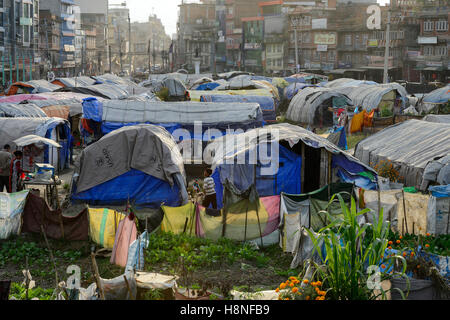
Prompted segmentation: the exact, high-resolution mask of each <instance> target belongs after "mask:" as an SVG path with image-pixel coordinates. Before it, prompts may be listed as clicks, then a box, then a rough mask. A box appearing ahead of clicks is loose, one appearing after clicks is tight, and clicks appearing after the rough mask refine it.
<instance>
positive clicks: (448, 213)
mask: <svg viewBox="0 0 450 320" xmlns="http://www.w3.org/2000/svg"><path fill="white" fill-rule="evenodd" d="M449 220H450V199H449V200H448V212H447V232H446V233H447V234H448V225H449V224H450V223H449Z"/></svg>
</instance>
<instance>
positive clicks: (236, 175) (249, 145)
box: [208, 124, 377, 204]
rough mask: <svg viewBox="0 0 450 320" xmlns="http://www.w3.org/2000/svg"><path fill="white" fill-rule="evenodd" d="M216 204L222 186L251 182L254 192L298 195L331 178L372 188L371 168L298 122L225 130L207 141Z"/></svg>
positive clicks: (244, 187)
mask: <svg viewBox="0 0 450 320" xmlns="http://www.w3.org/2000/svg"><path fill="white" fill-rule="evenodd" d="M208 149H209V150H208V151H209V152H211V154H214V155H213V156H212V157H211V159H208V161H210V163H211V164H212V168H213V170H214V173H213V178H214V181H215V183H216V194H217V200H218V204H222V194H223V185H224V184H226V183H227V181H229V182H231V183H232V184H233V185H234V186H235V187H236V188H237V189H238V190H240V191H243V190H247V189H248V188H249V186H250V185H252V184H255V185H256V190H257V192H258V195H259V196H260V197H265V196H272V195H279V194H281V193H282V192H285V193H290V194H300V193H302V192H303V193H305V192H310V191H313V190H317V189H319V188H320V187H323V186H325V185H327V184H330V183H332V182H337V181H341V182H348V183H355V185H356V186H361V187H364V188H366V189H376V188H377V173H376V172H375V171H374V170H373V169H371V168H370V167H368V166H367V165H365V164H363V163H362V162H360V161H359V160H358V159H356V158H354V157H353V156H351V155H349V154H348V153H346V152H344V151H343V150H341V149H339V148H338V147H337V146H336V145H334V144H333V143H331V142H330V141H328V140H327V139H325V138H323V137H320V136H318V135H315V134H314V133H312V132H310V131H308V130H306V129H303V128H301V127H298V126H294V125H290V124H276V125H270V126H266V127H264V128H259V129H253V130H249V131H247V132H246V133H242V134H238V135H227V136H225V137H222V138H219V139H216V140H215V141H213V142H211V143H210V144H209V145H208Z"/></svg>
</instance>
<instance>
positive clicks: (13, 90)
mask: <svg viewBox="0 0 450 320" xmlns="http://www.w3.org/2000/svg"><path fill="white" fill-rule="evenodd" d="M59 88H60V86H57V85H54V84H51V83H50V82H48V81H47V80H31V81H28V82H15V83H13V84H12V85H11V86H10V87H9V88H8V90H6V95H7V96H12V95H16V94H22V93H26V94H31V93H41V92H52V91H56V90H58V89H59Z"/></svg>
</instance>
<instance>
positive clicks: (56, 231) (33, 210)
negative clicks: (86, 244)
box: [22, 192, 89, 241]
mask: <svg viewBox="0 0 450 320" xmlns="http://www.w3.org/2000/svg"><path fill="white" fill-rule="evenodd" d="M41 225H42V226H43V227H44V231H45V234H46V236H47V237H49V238H52V239H65V240H70V241H85V240H88V232H89V219H88V211H87V208H80V211H79V213H78V214H76V215H74V216H70V217H69V216H64V215H63V214H62V211H61V209H58V210H56V211H53V210H51V209H50V208H49V207H48V205H47V203H46V201H45V200H44V199H43V198H41V197H39V196H38V195H35V194H34V193H33V192H31V193H30V194H29V195H28V199H27V202H26V205H25V209H24V211H23V226H22V232H30V233H39V234H40V233H41V232H42V231H41Z"/></svg>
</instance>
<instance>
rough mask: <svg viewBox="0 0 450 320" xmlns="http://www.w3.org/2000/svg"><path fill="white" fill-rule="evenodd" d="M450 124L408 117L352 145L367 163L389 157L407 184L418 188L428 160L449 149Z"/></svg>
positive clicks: (446, 153)
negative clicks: (354, 145) (406, 119)
mask: <svg viewBox="0 0 450 320" xmlns="http://www.w3.org/2000/svg"><path fill="white" fill-rule="evenodd" d="M449 137H450V125H448V124H444V123H432V122H426V121H421V120H408V121H405V122H402V123H399V124H396V125H393V126H390V127H388V128H386V129H384V130H382V131H380V132H378V133H376V134H374V135H372V136H370V137H368V138H366V139H364V140H362V141H361V142H359V143H358V144H357V145H356V147H355V157H356V158H358V159H360V160H361V161H362V162H363V163H365V164H367V165H372V166H375V165H376V164H378V163H380V162H381V161H386V160H388V161H391V162H392V164H393V166H394V168H395V169H396V170H397V171H398V172H399V175H400V177H403V179H404V183H405V185H406V186H411V187H416V188H417V189H419V188H420V185H421V182H422V179H423V175H424V170H425V167H426V166H427V164H428V163H429V162H430V161H432V160H435V159H437V158H442V157H444V156H447V155H448V154H449V153H450V139H449Z"/></svg>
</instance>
